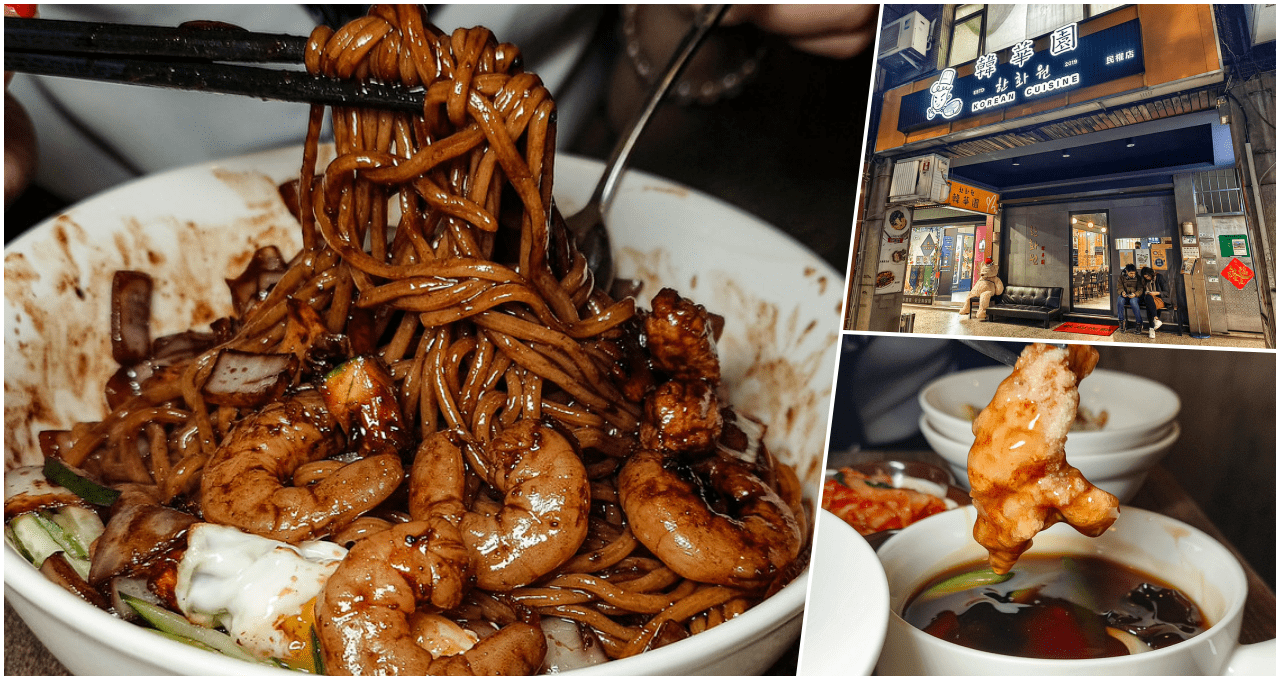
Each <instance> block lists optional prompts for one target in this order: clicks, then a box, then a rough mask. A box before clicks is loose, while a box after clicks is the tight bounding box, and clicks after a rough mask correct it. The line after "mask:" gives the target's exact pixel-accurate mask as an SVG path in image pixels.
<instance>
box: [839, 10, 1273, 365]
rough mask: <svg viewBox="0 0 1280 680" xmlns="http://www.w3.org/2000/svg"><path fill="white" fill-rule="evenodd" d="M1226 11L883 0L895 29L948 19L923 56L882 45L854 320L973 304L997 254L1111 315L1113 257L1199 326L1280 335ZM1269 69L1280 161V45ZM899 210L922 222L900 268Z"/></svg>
mask: <svg viewBox="0 0 1280 680" xmlns="http://www.w3.org/2000/svg"><path fill="white" fill-rule="evenodd" d="M1224 11H1234V10H1224V9H1223V8H1221V7H1219V6H1211V5H1051V6H1045V5H905V6H893V7H888V6H886V16H885V18H884V23H885V24H889V23H890V22H892V21H895V20H898V19H901V18H902V17H904V16H908V15H909V14H910V13H911V12H916V13H918V14H920V15H921V16H923V17H924V18H925V19H926V21H927V22H932V23H931V24H930V25H931V26H933V28H932V30H933V36H932V38H933V39H932V45H933V49H931V50H930V51H929V53H928V54H926V55H923V58H922V59H920V58H917V59H915V61H914V62H913V61H912V60H909V59H908V60H904V59H901V58H898V57H899V56H900V55H896V54H887V52H886V50H885V48H884V46H883V45H882V46H881V49H880V55H881V61H880V65H881V69H880V71H879V73H878V79H877V90H876V93H875V95H874V97H873V98H874V99H875V100H876V106H875V107H874V111H873V119H872V121H871V128H870V138H869V144H868V151H869V163H868V164H867V167H868V169H869V170H868V172H867V173H866V177H865V178H864V179H865V182H864V194H863V196H864V199H863V201H862V204H863V205H864V206H865V213H864V214H862V215H860V218H861V219H860V220H859V223H858V236H857V243H856V245H855V251H854V258H853V262H852V266H853V270H852V271H853V276H851V277H850V290H849V303H848V306H847V309H848V315H847V319H846V327H847V328H849V329H851V330H876V331H895V330H899V323H900V318H901V316H902V312H903V310H902V305H903V304H904V303H905V304H909V305H920V304H929V305H935V306H940V305H949V304H952V303H953V302H962V301H963V296H964V294H965V293H966V292H967V290H968V289H969V288H970V287H971V286H972V285H973V282H974V281H976V279H977V277H978V276H979V270H980V269H981V265H982V262H983V261H984V260H985V259H987V258H990V259H991V260H992V261H993V262H994V263H995V264H996V265H997V266H998V268H999V275H1000V278H1001V279H1002V281H1003V282H1004V284H1005V285H1018V286H1035V287H1051V288H1061V289H1062V295H1061V298H1062V301H1063V310H1064V312H1065V318H1067V319H1079V320H1089V319H1093V320H1097V321H1110V322H1112V323H1114V319H1115V311H1114V309H1115V304H1114V302H1115V290H1114V289H1115V276H1116V272H1117V271H1119V270H1120V269H1121V268H1123V267H1124V266H1125V265H1127V264H1134V265H1135V266H1136V267H1138V268H1142V267H1150V268H1152V270H1154V271H1155V272H1156V273H1157V275H1159V276H1160V277H1161V278H1162V279H1163V280H1164V281H1165V283H1166V284H1167V285H1168V287H1169V290H1171V291H1172V294H1173V295H1172V297H1173V299H1175V300H1176V301H1177V307H1178V312H1176V314H1177V316H1178V318H1179V319H1180V321H1181V322H1182V324H1183V328H1184V330H1186V331H1188V332H1190V333H1191V334H1192V335H1193V336H1197V337H1198V336H1200V335H1203V336H1206V337H1207V336H1211V335H1218V334H1229V333H1256V334H1261V335H1264V336H1265V337H1266V345H1267V346H1268V347H1274V329H1273V323H1272V321H1271V318H1272V313H1271V309H1272V302H1271V300H1272V295H1273V288H1274V284H1273V281H1272V274H1271V272H1272V271H1273V268H1272V253H1271V249H1272V244H1273V242H1274V233H1275V232H1274V229H1275V226H1274V225H1275V217H1274V202H1273V199H1272V201H1266V200H1263V199H1262V198H1261V196H1262V192H1259V191H1257V187H1258V178H1259V174H1260V173H1258V172H1257V170H1259V169H1264V170H1265V166H1264V167H1263V168H1256V166H1253V167H1252V168H1251V167H1250V163H1249V161H1250V160H1251V159H1250V158H1249V153H1247V152H1245V149H1246V148H1247V147H1245V145H1242V143H1241V141H1242V139H1243V140H1249V139H1250V132H1251V130H1250V129H1249V128H1248V127H1246V126H1247V125H1248V124H1249V122H1250V120H1249V117H1248V115H1247V114H1248V113H1249V110H1244V111H1241V110H1240V109H1241V108H1244V107H1236V106H1235V105H1234V100H1235V99H1237V98H1236V97H1233V96H1232V90H1233V89H1234V86H1233V82H1234V81H1233V80H1232V79H1233V78H1236V77H1241V78H1243V77H1244V76H1243V74H1240V73H1238V72H1239V71H1240V70H1241V69H1240V68H1239V67H1238V64H1237V62H1224V58H1223V54H1224V50H1223V49H1222V47H1221V44H1222V41H1225V40H1227V39H1228V38H1229V37H1231V36H1226V37H1224V36H1223V35H1222V32H1221V31H1220V26H1219V24H1220V23H1221V22H1222V21H1223V17H1221V16H1219V13H1221V12H1224ZM884 40H885V36H883V35H882V42H883V41H884ZM1270 45H1271V49H1272V51H1273V52H1274V38H1272V42H1271V43H1270ZM1226 52H1227V53H1229V54H1231V55H1233V56H1235V55H1238V54H1239V52H1240V48H1238V47H1237V48H1236V49H1234V50H1227V51H1226ZM915 62H919V63H915ZM1265 76H1266V74H1265V73H1263V74H1262V75H1261V76H1258V77H1257V78H1256V80H1258V81H1259V82H1262V83H1263V87H1262V89H1263V90H1266V84H1267V83H1269V87H1270V90H1269V91H1267V92H1269V94H1270V100H1269V106H1270V109H1269V110H1270V114H1269V116H1270V117H1269V118H1268V117H1267V115H1268V114H1267V109H1266V108H1263V109H1261V111H1260V112H1261V113H1262V114H1263V115H1261V116H1257V115H1255V116H1254V117H1253V119H1254V120H1255V122H1256V120H1258V119H1262V120H1267V121H1269V122H1270V123H1271V129H1270V133H1269V134H1270V140H1271V141H1270V142H1268V143H1265V144H1264V143H1263V142H1261V140H1258V139H1257V137H1258V134H1257V133H1256V132H1255V133H1254V135H1253V137H1254V142H1255V145H1256V146H1263V147H1265V146H1267V145H1269V147H1270V152H1271V154H1272V155H1271V157H1270V158H1271V161H1270V162H1271V164H1272V165H1274V102H1275V99H1274V55H1272V57H1271V63H1270V80H1269V81H1268V80H1266V78H1265ZM1235 85H1239V83H1235ZM1255 89H1256V88H1255ZM1265 94H1266V93H1265V92H1264V99H1263V100H1262V101H1263V102H1264V105H1265V104H1267V103H1268V102H1266V100H1265ZM1224 102H1226V104H1224ZM1251 103H1254V102H1251ZM1254 109H1255V110H1256V109H1257V107H1256V106H1255V107H1254ZM1232 112H1236V113H1237V115H1236V119H1235V120H1232V117H1231V115H1230V114H1231V113H1232ZM1262 174H1265V173H1262ZM1269 181H1270V186H1271V187H1272V188H1271V191H1272V192H1274V179H1270V180H1269ZM913 182H914V183H913ZM957 187H959V190H958V191H959V193H960V196H957ZM966 192H969V193H971V194H972V198H974V201H973V202H972V203H966V204H960V203H957V202H956V199H957V198H961V199H966V198H969V197H970V196H968V195H966ZM939 211H952V214H949V215H939V214H938V212H939ZM895 212H902V213H905V214H907V216H908V217H907V220H906V222H907V224H909V225H910V226H911V231H912V232H913V233H912V234H911V235H910V237H909V239H908V241H909V243H910V250H909V253H908V255H907V257H906V258H904V259H905V262H902V263H897V262H894V261H893V260H892V258H886V257H884V253H882V252H879V246H881V245H882V244H883V243H884V242H885V239H884V238H879V239H878V238H875V237H874V236H875V235H877V234H878V233H880V232H881V231H885V230H886V229H887V227H886V225H885V219H884V216H885V215H886V214H888V213H895ZM958 217H961V218H963V219H957V218H958ZM966 223H968V224H971V225H973V226H974V227H976V228H974V231H973V232H972V233H968V232H966V231H965V226H966ZM917 230H918V231H917ZM886 233H887V231H886ZM901 236H903V235H899V238H901ZM957 255H960V257H957ZM975 263H976V266H975ZM897 279H901V282H902V285H900V286H895V285H893V283H894V281H895V280H897ZM1168 318H1173V317H1168Z"/></svg>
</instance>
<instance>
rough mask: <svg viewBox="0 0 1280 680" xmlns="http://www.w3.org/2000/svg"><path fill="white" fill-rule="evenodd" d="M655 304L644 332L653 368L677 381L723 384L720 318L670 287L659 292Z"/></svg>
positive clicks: (653, 303) (646, 319) (648, 316)
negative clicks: (718, 329) (694, 380)
mask: <svg viewBox="0 0 1280 680" xmlns="http://www.w3.org/2000/svg"><path fill="white" fill-rule="evenodd" d="M651 304H652V306H653V311H652V312H650V313H649V314H648V315H647V316H646V317H645V322H644V330H645V340H646V343H647V346H648V348H649V354H650V355H651V356H652V357H653V365H654V366H656V367H657V368H659V369H660V370H663V371H666V372H667V373H670V374H671V375H673V376H675V377H677V378H684V379H698V378H701V379H703V380H706V381H707V382H709V383H711V384H713V385H714V384H716V383H718V382H720V357H719V354H717V352H716V341H715V338H716V336H717V335H718V334H719V333H718V331H717V329H716V326H717V323H716V322H717V319H716V318H714V317H712V315H711V314H710V313H709V312H707V309H706V308H705V307H703V306H702V305H699V304H697V303H695V302H693V301H691V300H688V299H685V298H682V297H680V295H679V294H678V293H676V291H674V290H672V289H670V288H663V289H662V290H661V291H659V292H658V294H657V295H655V296H654V298H653V302H652V303H651Z"/></svg>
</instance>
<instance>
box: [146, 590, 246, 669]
mask: <svg viewBox="0 0 1280 680" xmlns="http://www.w3.org/2000/svg"><path fill="white" fill-rule="evenodd" d="M120 598H121V599H122V600H124V601H125V604H128V605H129V606H130V607H133V609H134V610H135V611H137V612H138V615H139V616H141V617H142V618H144V619H146V621H147V623H150V624H151V625H153V626H155V627H156V629H157V630H159V631H161V632H163V633H168V634H170V635H176V636H178V637H183V638H187V639H188V640H194V641H195V642H198V643H200V644H202V645H205V646H207V647H210V648H212V649H213V650H214V651H216V652H218V653H220V654H223V655H225V656H229V657H232V658H235V659H240V660H241V661H248V662H249V663H256V664H262V663H264V661H263V660H262V659H260V658H258V657H256V656H254V655H253V654H250V653H249V652H248V651H247V650H245V649H244V648H243V647H241V646H240V645H238V644H236V641H235V640H234V639H232V637H231V636H230V635H227V634H226V633H223V632H221V631H217V630H214V629H212V628H205V627H204V626H197V625H196V624H194V623H191V622H190V621H188V620H187V619H186V617H185V616H182V615H181V614H176V613H174V612H171V611H169V610H168V609H165V608H163V607H157V606H156V605H154V604H151V603H150V602H144V601H142V600H139V599H138V598H136V597H132V596H129V595H125V594H123V593H122V594H121V595H120Z"/></svg>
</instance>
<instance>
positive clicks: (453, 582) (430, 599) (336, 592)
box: [316, 517, 471, 675]
mask: <svg viewBox="0 0 1280 680" xmlns="http://www.w3.org/2000/svg"><path fill="white" fill-rule="evenodd" d="M470 573H471V571H470V560H469V558H468V555H467V549H466V546H464V545H463V543H462V540H461V537H460V536H459V535H458V529H457V527H455V526H454V525H453V524H452V523H450V522H449V521H448V520H445V519H444V518H440V517H437V518H433V519H429V520H423V521H413V522H407V523H405V524H399V525H396V526H394V527H392V528H390V529H388V530H386V531H383V532H381V533H378V534H374V535H373V536H370V537H368V538H365V539H362V540H361V541H359V542H358V543H356V544H355V545H354V546H352V548H351V550H350V551H349V552H348V553H347V556H346V557H345V558H344V559H343V560H342V563H341V564H340V565H338V568H337V570H336V571H334V573H333V575H332V576H330V577H329V580H328V582H327V583H326V584H325V588H324V592H323V593H322V594H321V597H320V600H319V602H318V603H317V605H316V624H317V630H318V636H319V638H320V646H321V649H322V651H323V653H324V661H325V669H326V670H327V671H329V672H331V673H344V674H350V675H366V674H391V675H426V674H428V673H429V672H430V669H431V666H432V663H433V662H434V659H433V658H432V656H431V653H430V652H428V651H427V650H426V649H425V648H423V647H422V646H421V645H419V644H418V642H417V639H416V636H415V635H414V632H413V627H412V625H411V624H410V616H411V615H412V614H413V613H414V612H415V611H418V610H419V609H424V610H428V611H443V610H446V609H451V608H453V607H456V606H458V605H459V604H460V603H461V602H462V598H463V596H464V595H465V594H466V591H467V588H468V587H469V584H470Z"/></svg>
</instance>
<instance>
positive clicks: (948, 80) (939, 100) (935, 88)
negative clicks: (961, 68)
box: [924, 68, 964, 120]
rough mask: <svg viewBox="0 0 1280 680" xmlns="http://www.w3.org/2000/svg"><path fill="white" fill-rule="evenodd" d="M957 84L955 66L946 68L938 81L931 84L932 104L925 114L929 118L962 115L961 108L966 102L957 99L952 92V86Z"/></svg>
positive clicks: (949, 117)
mask: <svg viewBox="0 0 1280 680" xmlns="http://www.w3.org/2000/svg"><path fill="white" fill-rule="evenodd" d="M955 85H956V70H955V69H953V68H949V69H946V70H944V71H943V72H942V75H940V76H938V81H937V82H935V83H934V84H932V85H930V86H929V95H930V101H931V102H932V105H931V106H929V108H928V109H926V110H925V112H924V115H925V117H926V118H928V119H929V120H933V119H934V118H937V117H938V116H942V117H943V118H946V119H947V120H950V119H952V118H955V117H956V116H958V115H960V109H962V108H964V102H962V101H960V100H959V99H956V97H955V96H954V95H952V94H951V90H952V88H954V87H955Z"/></svg>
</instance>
